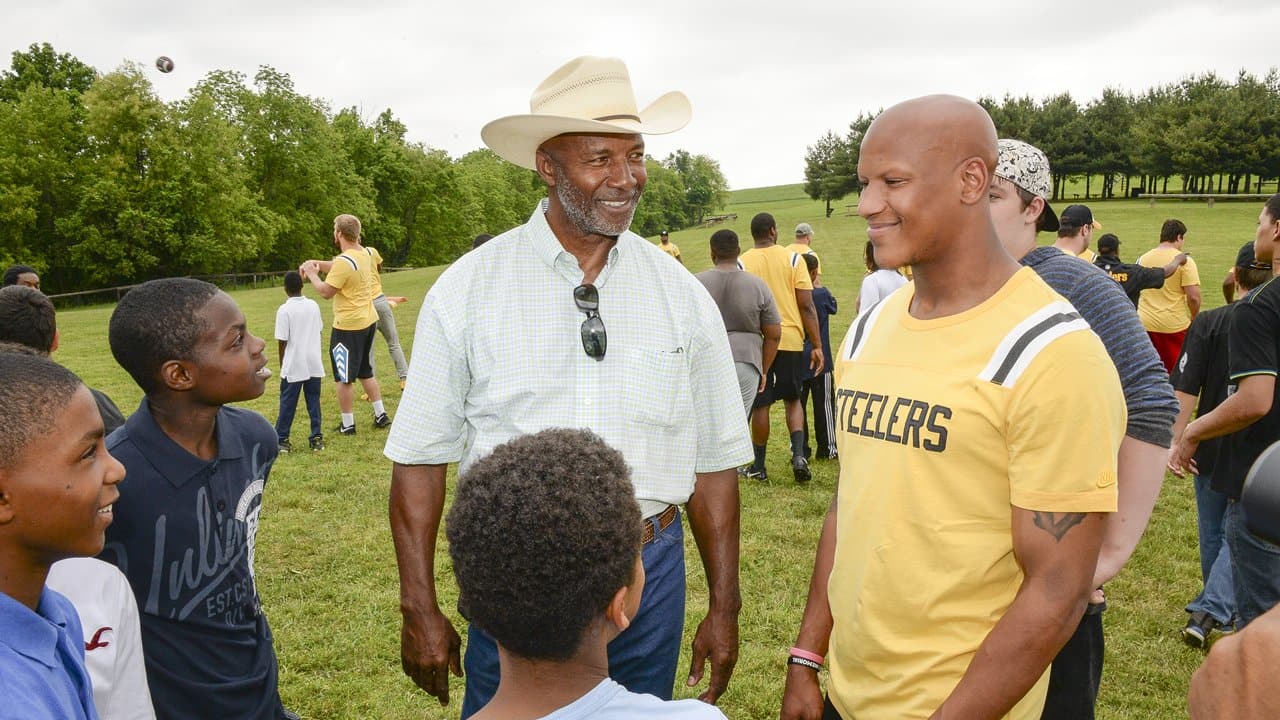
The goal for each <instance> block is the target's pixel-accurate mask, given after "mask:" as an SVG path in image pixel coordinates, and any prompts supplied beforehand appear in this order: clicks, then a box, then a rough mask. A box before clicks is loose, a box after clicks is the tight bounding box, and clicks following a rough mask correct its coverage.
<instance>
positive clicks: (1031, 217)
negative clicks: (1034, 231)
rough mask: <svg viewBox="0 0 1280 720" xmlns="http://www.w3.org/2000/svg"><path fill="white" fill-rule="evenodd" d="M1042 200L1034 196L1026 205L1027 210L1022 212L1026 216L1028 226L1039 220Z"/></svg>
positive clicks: (1042, 205)
mask: <svg viewBox="0 0 1280 720" xmlns="http://www.w3.org/2000/svg"><path fill="white" fill-rule="evenodd" d="M1044 205H1045V203H1044V198H1042V197H1040V196H1039V195H1036V196H1035V197H1033V198H1031V202H1029V203H1027V208H1026V209H1025V210H1023V211H1022V213H1023V215H1025V216H1026V219H1027V224H1028V225H1035V224H1036V222H1037V221H1038V220H1040V215H1041V214H1042V213H1044Z"/></svg>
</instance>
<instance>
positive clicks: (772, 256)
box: [738, 213, 826, 483]
mask: <svg viewBox="0 0 1280 720" xmlns="http://www.w3.org/2000/svg"><path fill="white" fill-rule="evenodd" d="M751 237H752V238H754V239H755V247H753V248H751V249H750V250H748V251H746V252H745V253H743V254H742V257H740V258H739V259H738V263H739V264H740V265H742V269H743V270H746V271H747V272H749V273H751V274H752V275H755V276H756V277H758V278H760V279H761V280H763V281H764V284H765V285H768V286H769V292H771V293H773V301H774V303H776V304H777V306H778V314H779V315H781V316H782V339H781V340H779V341H778V354H777V355H776V356H774V359H773V367H771V368H769V372H768V373H767V376H766V378H765V387H764V389H763V390H761V391H760V392H759V394H757V395H756V399H755V402H754V403H752V405H751V444H752V445H753V446H754V448H755V461H754V462H752V463H751V467H749V468H748V469H747V470H746V471H745V472H744V474H745V475H746V476H747V477H750V478H755V479H757V480H768V479H769V472H768V470H766V469H765V464H764V460H765V447H766V446H767V445H768V444H769V407H770V406H771V405H773V403H774V401H775V400H781V401H782V403H783V405H784V407H785V408H786V418H787V433H788V434H789V435H790V440H791V474H792V476H793V477H795V480H796V482H800V483H803V482H808V481H809V479H810V478H811V477H812V472H811V471H810V470H809V459H808V458H807V457H805V454H804V420H805V417H804V405H802V404H800V393H801V390H802V389H803V388H804V379H805V378H806V377H808V373H806V372H805V367H806V366H808V367H809V368H811V369H812V370H813V374H815V375H816V374H818V373H820V372H822V368H823V364H824V363H825V362H826V360H825V359H824V358H823V356H822V336H821V334H820V333H819V331H818V311H817V309H816V308H814V305H813V282H812V281H811V280H810V279H809V268H808V266H807V265H805V264H804V260H802V259H801V258H800V256H799V255H797V254H796V253H793V252H791V251H789V250H787V249H785V248H783V247H781V246H779V245H778V223H777V222H776V221H775V220H774V219H773V216H772V215H770V214H769V213H759V214H757V215H756V216H755V217H753V218H751ZM806 336H807V337H808V338H809V339H810V340H811V341H812V343H813V351H812V352H810V353H809V355H808V357H806V356H805V354H804V339H805V337H806Z"/></svg>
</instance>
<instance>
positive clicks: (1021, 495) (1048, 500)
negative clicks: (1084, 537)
mask: <svg viewBox="0 0 1280 720" xmlns="http://www.w3.org/2000/svg"><path fill="white" fill-rule="evenodd" d="M1103 475H1110V484H1109V485H1107V486H1105V487H1099V488H1098V489H1096V490H1090V491H1088V492H1081V493H1047V492H1026V491H1023V492H1014V493H1012V494H1011V495H1010V498H1009V501H1010V502H1011V503H1013V505H1014V506H1015V507H1019V508H1022V509H1023V510H1031V511H1039V512H1115V511H1116V507H1117V503H1118V502H1119V500H1118V499H1117V495H1116V485H1115V473H1114V472H1112V471H1104V473H1103ZM1104 481H1105V478H1102V477H1100V478H1099V485H1101V484H1102V482H1104Z"/></svg>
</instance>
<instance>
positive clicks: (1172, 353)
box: [1147, 330, 1187, 373]
mask: <svg viewBox="0 0 1280 720" xmlns="http://www.w3.org/2000/svg"><path fill="white" fill-rule="evenodd" d="M1147 337H1149V338H1151V344H1152V345H1154V346H1155V347H1156V354H1157V355H1159V356H1160V362H1162V363H1164V369H1165V371H1166V372H1170V373H1171V372H1173V367H1174V366H1175V365H1177V364H1178V356H1179V355H1181V354H1182V341H1183V340H1186V339H1187V331H1186V330H1179V331H1178V332H1176V333H1156V332H1148V333H1147Z"/></svg>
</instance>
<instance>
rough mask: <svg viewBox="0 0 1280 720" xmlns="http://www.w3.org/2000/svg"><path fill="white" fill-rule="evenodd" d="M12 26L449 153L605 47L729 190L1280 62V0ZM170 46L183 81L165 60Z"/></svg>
mask: <svg viewBox="0 0 1280 720" xmlns="http://www.w3.org/2000/svg"><path fill="white" fill-rule="evenodd" d="M0 17H3V18H4V20H3V23H0V50H3V51H4V52H5V53H6V55H5V56H4V57H3V58H0V66H3V67H7V65H8V55H7V53H9V52H12V51H13V50H22V49H25V48H26V47H27V46H28V45H30V44H31V43H37V42H49V43H51V44H52V45H53V46H54V48H56V49H57V50H58V51H59V52H68V53H71V54H73V55H75V56H77V57H79V58H80V59H81V60H83V61H84V62H86V63H88V64H90V65H93V66H94V67H96V68H97V69H98V70H100V71H108V70H111V69H114V68H115V67H116V66H118V65H119V64H120V63H121V62H123V61H126V60H131V61H136V62H139V63H142V64H143V65H145V66H146V68H148V73H149V75H150V76H151V78H152V81H153V82H154V84H155V87H156V91H157V92H158V93H159V95H160V96H161V97H162V98H164V99H166V100H172V99H175V98H179V97H182V96H183V95H185V94H186V93H187V91H188V90H189V89H190V88H191V87H192V86H193V85H194V84H195V83H196V82H197V81H198V80H199V79H200V78H201V77H203V76H204V75H205V74H206V73H207V72H209V71H211V70H215V69H230V70H238V71H241V72H243V73H245V74H246V75H248V76H250V77H252V75H253V74H254V72H255V71H256V69H257V67H258V66H259V65H271V66H273V67H275V68H276V69H278V70H280V71H283V72H285V73H288V74H289V75H291V76H292V77H293V79H294V82H295V85H296V87H297V89H298V91H299V92H301V93H304V94H306V95H310V96H313V97H318V98H323V99H325V100H327V101H328V102H329V103H330V104H331V106H332V107H333V108H335V109H339V108H342V107H347V106H353V105H354V106H357V107H359V108H360V109H361V112H362V113H363V115H364V116H365V117H366V118H370V119H371V118H373V117H376V116H377V114H378V113H379V112H381V111H382V110H383V109H385V108H388V107H390V108H391V109H392V111H393V112H394V113H395V115H396V116H397V117H398V118H400V119H401V120H402V121H403V122H404V123H405V124H406V125H407V126H408V127H409V132H410V136H411V138H412V139H413V140H416V141H419V142H423V143H425V144H427V145H430V146H433V147H437V148H442V149H444V150H446V151H448V152H449V153H450V154H452V155H454V156H458V155H461V154H463V153H465V152H467V151H469V150H472V149H474V148H477V147H480V146H481V141H480V128H481V126H483V125H484V123H486V122H488V121H489V120H492V119H494V118H496V117H500V116H503V115H509V114H515V113H522V112H527V110H528V100H529V95H530V93H531V92H532V90H533V88H534V87H536V86H537V85H538V83H539V82H541V80H542V79H543V78H544V77H546V76H547V75H548V74H550V72H551V71H552V70H554V69H555V68H556V67H558V66H559V65H561V64H563V63H564V62H565V61H566V60H568V59H570V58H572V57H574V56H577V55H588V54H589V55H614V56H618V57H621V58H622V59H623V60H625V61H626V63H627V65H628V67H629V68H630V71H631V77H632V82H633V83H634V85H635V88H636V93H637V96H638V100H639V102H640V105H641V107H643V106H644V105H647V104H648V103H649V102H650V101H651V100H653V99H655V98H656V97H657V96H658V95H661V94H662V93H664V92H666V91H668V90H682V91H684V92H685V93H686V94H687V95H688V96H689V98H690V100H691V101H692V103H693V121H692V122H691V123H690V124H689V126H688V127H687V128H686V129H685V130H683V131H681V132H679V133H677V134H674V135H670V136H665V137H653V138H650V139H649V141H648V146H649V151H650V153H651V154H653V155H654V156H656V157H659V158H661V157H664V156H665V155H666V154H667V153H669V152H670V151H672V150H674V149H676V148H684V149H686V150H689V151H691V152H695V153H705V154H708V155H710V156H712V157H714V158H716V159H717V160H719V161H720V164H721V167H722V168H723V169H724V172H725V175H726V176H727V177H728V179H729V183H730V185H731V186H732V187H734V188H747V187H757V186H761V185H775V184H780V183H786V182H797V181H799V180H801V179H802V178H803V172H804V152H805V147H806V146H807V145H809V144H811V143H813V142H814V141H815V140H816V139H817V138H818V137H819V136H820V135H821V134H822V133H823V132H825V131H827V130H835V131H837V132H840V133H843V132H844V131H845V129H847V126H848V123H849V121H851V120H852V119H853V118H854V117H856V116H857V114H858V113H859V112H860V111H863V110H875V109H878V108H880V107H882V106H886V105H891V104H893V103H895V102H898V101H900V100H904V99H907V98H910V97H914V96H917V95H923V94H926V93H933V92H950V93H955V94H959V95H964V96H968V97H972V98H976V97H978V96H980V95H993V96H996V97H1000V96H1003V95H1004V94H1005V93H1012V94H1015V95H1022V94H1030V95H1032V96H1033V97H1037V98H1041V97H1044V96H1046V95H1050V94H1054V93H1058V92H1062V91H1069V92H1071V93H1072V95H1073V96H1074V97H1075V98H1076V99H1077V100H1078V101H1085V100H1088V99H1091V98H1094V97H1097V96H1099V95H1100V94H1101V92H1102V89H1103V88H1104V87H1107V86H1114V87H1120V88H1123V89H1126V90H1132V91H1141V90H1144V89H1146V88H1148V87H1150V86H1152V85H1156V84H1162V83H1165V82H1170V81H1176V80H1178V79H1180V78H1182V77H1184V76H1186V75H1188V74H1193V73H1201V72H1204V71H1208V70H1213V71H1216V72H1218V73H1219V74H1220V75H1223V76H1226V77H1234V76H1235V74H1236V73H1237V72H1238V71H1239V70H1240V69H1242V68H1243V69H1246V70H1249V71H1250V72H1253V73H1255V74H1257V75H1263V74H1265V73H1266V72H1267V70H1268V69H1269V68H1270V67H1272V66H1274V65H1280V53H1277V52H1276V48H1277V45H1276V43H1275V39H1274V38H1275V33H1276V28H1280V3H1278V2H1275V0H1243V1H1234V2H1218V3H1210V2H1203V1H1200V2H1183V1H1181V0H1168V1H1166V2H1150V1H1148V0H1141V1H1138V2H1127V1H1126V0H1112V1H1110V2H1097V1H1096V0H1079V1H1078V2H1075V3H1061V2H1057V3H1051V2H1041V1H1038V0H1037V1H1035V2H1023V3H1012V2H1005V1H1003V0H1000V1H990V2H985V3H974V2H964V1H963V0H962V1H960V2H956V1H955V0H949V1H941V0H940V1H935V2H894V1H893V0H885V1H883V2H877V3H864V2H861V1H854V0H821V1H818V0H769V1H768V2H764V1H761V0H734V1H729V0H702V1H699V0H686V1H685V2H670V1H668V0H656V1H651V2H644V3H635V4H633V5H631V6H628V7H627V8H623V7H622V6H618V5H613V4H609V3H600V2H593V3H586V2H567V1H564V0H533V1H526V2H516V0H500V1H499V0H463V1H461V2H447V1H446V2H441V1H438V0H437V1H436V2H424V1H422V0H417V1H415V0H354V1H347V2H336V1H335V0H257V1H256V2H249V1H246V0H215V1H214V2H210V3H188V2H183V1H182V0H169V1H168V2H156V1H155V0H151V1H148V2H141V1H140V0H128V1H125V0H114V1H113V0H39V1H37V2H32V1H31V0H0ZM158 55H168V56H170V57H172V58H173V59H174V61H175V62H176V64H177V68H176V69H175V70H174V72H173V73H172V74H170V75H161V74H160V73H159V72H156V71H155V70H154V69H153V62H154V60H155V58H156V56H158Z"/></svg>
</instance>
